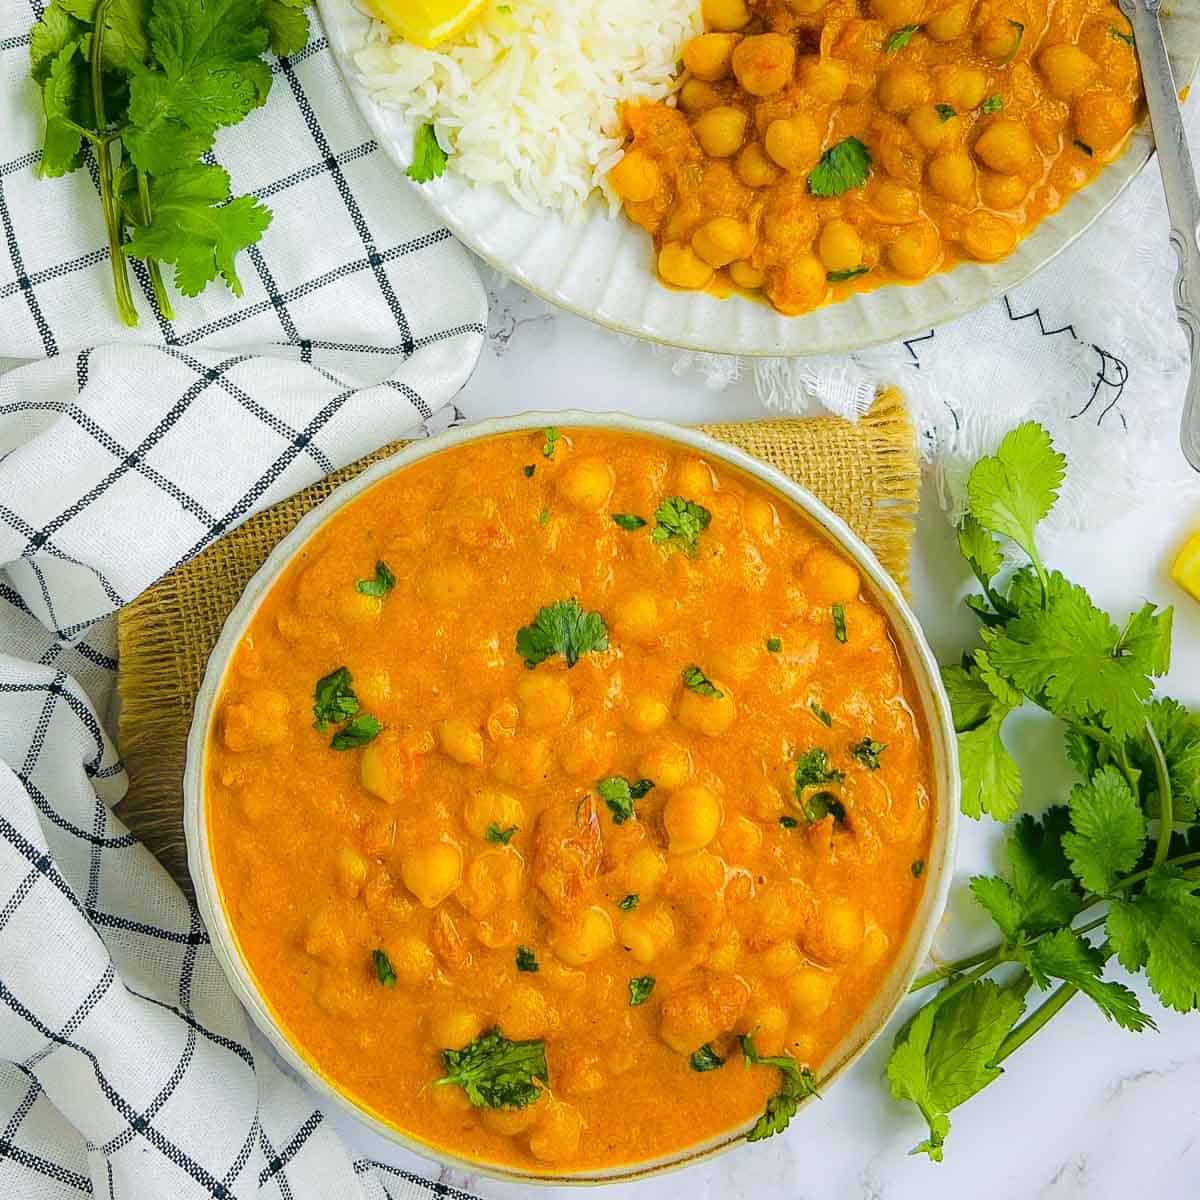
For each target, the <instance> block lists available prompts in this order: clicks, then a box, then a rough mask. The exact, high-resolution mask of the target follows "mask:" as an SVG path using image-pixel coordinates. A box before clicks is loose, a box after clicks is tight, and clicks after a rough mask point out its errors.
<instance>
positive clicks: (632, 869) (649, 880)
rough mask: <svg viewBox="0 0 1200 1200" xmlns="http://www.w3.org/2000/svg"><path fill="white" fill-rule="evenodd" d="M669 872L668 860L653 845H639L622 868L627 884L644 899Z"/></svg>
mask: <svg viewBox="0 0 1200 1200" xmlns="http://www.w3.org/2000/svg"><path fill="white" fill-rule="evenodd" d="M666 873H667V860H666V859H665V858H663V856H662V855H661V854H660V853H659V852H658V851H657V850H655V849H654V848H653V847H652V846H639V847H638V848H637V849H636V850H635V851H634V852H633V853H632V854H631V855H630V856H629V859H628V860H627V861H626V863H625V865H624V867H623V868H622V878H623V879H624V880H625V886H626V887H627V888H628V889H629V890H630V891H631V892H635V893H636V894H637V895H638V896H640V897H641V898H642V900H643V901H645V900H647V899H649V898H650V897H651V896H652V895H653V894H654V892H655V891H656V890H657V888H658V885H659V884H660V883H661V882H662V878H663V876H664V875H666Z"/></svg>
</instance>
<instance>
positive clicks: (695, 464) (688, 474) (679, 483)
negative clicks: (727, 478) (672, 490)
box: [675, 458, 716, 500]
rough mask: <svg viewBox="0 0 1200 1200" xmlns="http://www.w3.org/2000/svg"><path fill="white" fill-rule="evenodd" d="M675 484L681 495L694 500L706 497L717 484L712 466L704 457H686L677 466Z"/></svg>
mask: <svg viewBox="0 0 1200 1200" xmlns="http://www.w3.org/2000/svg"><path fill="white" fill-rule="evenodd" d="M675 486H676V488H678V490H679V494H680V495H681V496H687V497H688V498H689V499H692V500H704V499H706V498H707V497H709V496H711V495H712V494H713V488H714V487H715V486H716V480H715V479H714V478H713V473H712V467H710V466H709V465H708V463H706V462H705V461H704V459H702V458H685V459H684V460H683V462H681V463H680V464H679V466H678V467H676V468H675Z"/></svg>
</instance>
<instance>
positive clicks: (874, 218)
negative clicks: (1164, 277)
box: [610, 0, 1142, 314]
mask: <svg viewBox="0 0 1200 1200" xmlns="http://www.w3.org/2000/svg"><path fill="white" fill-rule="evenodd" d="M703 11H704V17H705V24H706V26H707V27H708V29H709V32H707V33H705V34H703V35H701V36H700V37H697V38H694V39H693V40H692V41H691V42H689V43H688V44H687V45H686V46H685V47H684V49H683V67H684V74H683V78H682V84H681V87H680V90H679V92H678V95H677V98H676V100H677V103H678V107H677V108H676V107H672V106H670V105H668V104H665V103H657V104H630V105H627V106H626V108H625V118H626V123H627V126H628V131H629V137H630V141H629V144H628V147H627V151H626V154H625V157H624V158H623V159H622V160H621V161H620V162H619V163H618V164H617V165H616V167H614V168H613V170H612V172H611V175H610V180H611V182H612V185H613V188H614V189H615V190H616V192H617V193H618V195H620V196H621V198H622V199H623V200H624V202H625V211H626V212H627V213H628V214H629V216H630V217H631V218H632V219H633V220H634V221H636V222H637V223H638V224H639V225H641V226H643V227H644V228H645V229H646V230H648V231H649V232H650V233H651V234H652V235H653V237H654V244H655V249H656V252H657V267H658V274H659V277H660V278H661V279H662V280H663V281H664V282H665V283H668V284H670V285H672V286H674V287H677V288H685V289H703V288H708V289H711V290H715V291H718V292H728V291H729V290H730V289H732V288H738V289H741V290H742V291H744V292H747V293H750V294H755V295H762V296H764V297H765V298H766V299H767V300H769V301H770V303H771V304H773V305H774V306H775V307H776V308H777V309H778V310H779V311H780V312H782V313H786V314H798V313H804V312H807V311H809V310H810V309H812V308H815V307H817V306H818V305H820V304H823V303H825V302H827V301H830V300H840V299H843V298H844V297H845V296H846V295H848V294H849V293H851V292H855V291H865V290H867V289H870V288H875V287H879V286H880V285H882V284H886V283H896V282H915V281H917V280H920V279H923V278H925V277H926V276H928V275H929V274H931V273H933V272H935V271H941V270H946V269H948V268H950V267H953V266H954V265H955V264H956V263H958V262H960V261H962V260H963V259H975V260H978V261H980V262H993V261H995V260H996V259H1000V258H1003V257H1005V255H1007V254H1009V253H1010V252H1011V251H1012V249H1013V247H1014V246H1015V245H1016V243H1017V241H1018V240H1019V239H1020V238H1021V237H1022V236H1024V235H1025V234H1026V233H1028V232H1029V231H1030V230H1031V229H1032V228H1033V227H1034V226H1035V225H1036V224H1037V223H1038V222H1039V221H1041V220H1042V218H1043V217H1045V216H1046V215H1047V214H1049V213H1052V212H1055V211H1056V210H1057V209H1059V208H1061V207H1062V205H1063V204H1064V203H1065V202H1066V200H1067V199H1068V198H1069V197H1070V196H1071V195H1072V193H1074V192H1076V191H1078V190H1079V189H1080V188H1081V187H1083V186H1084V185H1085V184H1086V183H1088V182H1090V181H1091V180H1092V179H1093V178H1094V177H1095V176H1096V174H1097V172H1098V171H1099V170H1100V168H1101V166H1102V165H1103V164H1104V163H1107V162H1110V161H1111V160H1112V159H1113V158H1115V157H1116V156H1117V155H1118V154H1119V153H1120V152H1121V150H1122V149H1123V148H1124V145H1125V142H1126V139H1127V136H1128V134H1129V131H1130V130H1131V129H1132V128H1133V126H1134V124H1135V122H1136V120H1137V119H1138V116H1139V114H1140V110H1141V99H1142V94H1141V85H1140V80H1139V77H1138V68H1137V58H1136V56H1135V53H1134V49H1133V38H1132V34H1131V31H1130V26H1129V22H1128V21H1127V20H1126V19H1125V17H1124V16H1123V15H1122V13H1121V11H1120V9H1119V8H1118V7H1117V6H1116V5H1115V4H1111V3H1107V2H1106V0H1049V2H1046V0H952V2H951V3H945V0H704V4H703ZM851 140H854V141H856V143H857V144H856V145H854V144H851ZM864 150H865V153H866V155H867V156H868V158H869V165H868V164H867V163H866V162H865V161H864V158H863V152H864Z"/></svg>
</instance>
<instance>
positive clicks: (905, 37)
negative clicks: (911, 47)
mask: <svg viewBox="0 0 1200 1200" xmlns="http://www.w3.org/2000/svg"><path fill="white" fill-rule="evenodd" d="M920 28H921V27H920V25H904V26H902V27H901V28H899V29H897V30H896V32H895V33H893V34H892V36H891V37H889V38H888V40H887V41H886V42H884V43H883V52H884V54H895V53H896V51H897V50H903V49H904V47H905V46H907V45H908V43H909V41H910V40H911V38H912V35H913V34H914V33H916V32H917V30H918V29H920Z"/></svg>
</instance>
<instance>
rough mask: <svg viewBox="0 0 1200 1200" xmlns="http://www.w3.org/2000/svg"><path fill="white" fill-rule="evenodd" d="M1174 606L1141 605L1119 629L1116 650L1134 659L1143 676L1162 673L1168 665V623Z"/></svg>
mask: <svg viewBox="0 0 1200 1200" xmlns="http://www.w3.org/2000/svg"><path fill="white" fill-rule="evenodd" d="M1174 615H1175V613H1174V609H1170V608H1164V609H1163V610H1162V611H1161V612H1159V611H1157V609H1156V607H1155V605H1153V604H1150V603H1146V604H1143V605H1142V607H1141V608H1139V609H1138V611H1137V612H1135V613H1133V614H1131V615H1130V617H1129V620H1128V621H1127V622H1126V623H1125V628H1124V629H1123V630H1122V631H1121V639H1120V642H1119V643H1118V647H1117V653H1118V654H1120V655H1122V656H1123V657H1127V658H1130V659H1132V660H1133V662H1134V663H1136V664H1137V667H1138V669H1139V670H1140V671H1141V672H1142V673H1143V674H1145V675H1165V674H1166V673H1167V670H1168V669H1169V667H1170V666H1171V626H1172V623H1173V619H1174Z"/></svg>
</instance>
